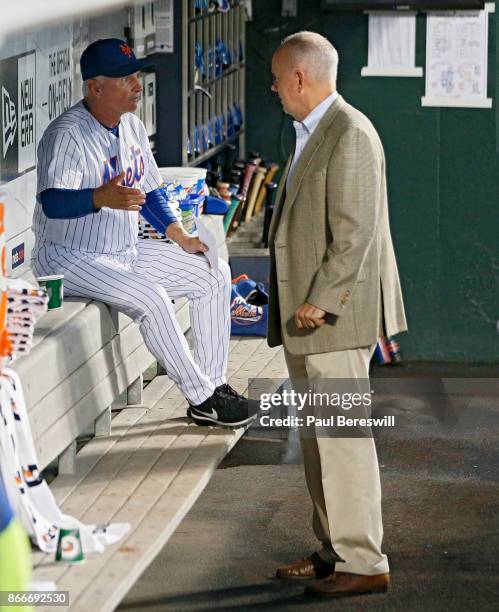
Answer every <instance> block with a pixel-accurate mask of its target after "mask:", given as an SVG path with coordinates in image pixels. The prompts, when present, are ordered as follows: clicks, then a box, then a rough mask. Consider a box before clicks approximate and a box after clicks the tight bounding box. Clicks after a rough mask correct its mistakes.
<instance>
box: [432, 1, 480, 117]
mask: <svg viewBox="0 0 499 612" xmlns="http://www.w3.org/2000/svg"><path fill="white" fill-rule="evenodd" d="M488 15H489V14H488V13H487V12H486V11H442V12H436V13H429V14H428V17H427V39H426V97H425V98H423V105H424V106H478V107H488V106H490V104H491V101H488V100H487V53H488ZM489 102H490V104H489Z"/></svg>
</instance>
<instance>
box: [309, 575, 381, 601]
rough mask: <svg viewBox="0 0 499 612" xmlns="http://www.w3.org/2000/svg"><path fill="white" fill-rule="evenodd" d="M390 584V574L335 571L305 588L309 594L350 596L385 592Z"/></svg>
mask: <svg viewBox="0 0 499 612" xmlns="http://www.w3.org/2000/svg"><path fill="white" fill-rule="evenodd" d="M389 584H390V574H376V575H375V576H363V575H361V574H348V573H347V572H334V573H333V574H331V575H330V576H328V577H327V578H325V579H324V580H319V582H315V583H314V584H311V585H310V586H308V587H307V588H306V589H305V593H306V594H307V595H319V596H322V597H349V596H351V595H362V594H363V593H385V592H386V591H387V590H388V586H389Z"/></svg>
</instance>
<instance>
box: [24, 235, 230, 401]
mask: <svg viewBox="0 0 499 612" xmlns="http://www.w3.org/2000/svg"><path fill="white" fill-rule="evenodd" d="M32 264H33V270H34V272H35V274H36V275H37V276H44V275H48V274H64V293H65V295H68V296H80V297H86V298H92V299H96V300H100V301H101V302H104V303H106V304H109V305H110V306H113V307H115V308H116V309H117V310H119V311H120V312H123V313H124V314H126V315H128V316H129V317H131V318H132V319H133V320H134V321H136V322H137V323H138V324H139V329H140V332H141V334H142V337H143V338H144V342H145V344H146V346H147V348H148V349H149V350H150V351H151V353H152V354H153V355H154V357H155V358H156V359H157V360H158V361H159V363H161V364H162V365H163V366H164V367H165V369H166V371H167V373H168V375H169V376H170V378H171V379H172V380H173V381H174V382H175V383H176V384H177V385H178V387H179V388H180V390H181V391H182V393H183V394H184V395H185V397H186V398H187V399H188V400H189V402H191V403H192V404H200V403H201V402H203V401H204V400H206V399H207V398H208V397H210V396H211V395H212V394H213V391H214V389H215V387H216V386H218V385H221V384H223V383H225V382H226V378H225V373H226V370H227V356H228V348H229V337H230V293H231V279H230V269H229V266H228V265H227V264H226V263H225V262H224V261H222V260H220V261H219V269H218V273H214V272H213V271H212V269H211V267H210V265H209V263H208V261H207V259H206V258H205V257H204V256H202V255H191V254H189V253H186V252H185V251H184V250H183V249H182V248H181V247H179V246H178V245H176V244H166V243H163V242H159V241H155V240H139V241H138V242H137V246H136V248H135V249H134V248H132V249H130V250H129V251H126V252H123V253H119V254H112V255H103V254H99V253H85V252H81V251H73V250H70V249H67V248H65V247H60V246H56V245H50V246H40V247H38V248H36V249H35V251H34V253H33V261H32ZM180 297H187V298H188V300H189V308H190V318H191V329H192V333H193V336H194V355H192V354H191V351H190V349H189V346H188V344H187V341H186V339H185V336H184V334H183V333H182V330H181V328H180V326H179V324H178V322H177V320H176V318H175V309H174V306H173V304H172V301H171V300H172V299H176V298H180Z"/></svg>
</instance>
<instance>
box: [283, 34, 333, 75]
mask: <svg viewBox="0 0 499 612" xmlns="http://www.w3.org/2000/svg"><path fill="white" fill-rule="evenodd" d="M282 48H286V49H287V50H288V51H290V52H291V57H292V61H295V62H303V63H304V64H305V65H306V66H307V68H308V71H309V73H310V76H311V77H312V78H313V79H314V80H315V81H324V80H326V79H330V80H331V81H334V82H335V83H336V78H337V75H338V52H337V51H336V49H335V48H334V47H333V45H332V44H331V43H330V42H329V40H328V39H327V38H325V37H324V36H321V35H320V34H317V33H316V32H307V31H303V32H297V33H296V34H291V35H290V36H287V37H286V38H285V39H284V40H283V41H282V42H281V45H280V47H279V49H282Z"/></svg>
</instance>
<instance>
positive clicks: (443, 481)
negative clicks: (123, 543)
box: [119, 367, 499, 612]
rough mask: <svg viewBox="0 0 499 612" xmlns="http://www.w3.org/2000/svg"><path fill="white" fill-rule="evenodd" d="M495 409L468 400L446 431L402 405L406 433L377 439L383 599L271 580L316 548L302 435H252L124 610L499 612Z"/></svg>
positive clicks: (420, 410) (424, 411) (487, 402)
mask: <svg viewBox="0 0 499 612" xmlns="http://www.w3.org/2000/svg"><path fill="white" fill-rule="evenodd" d="M409 370H410V368H409V369H405V368H404V370H399V371H398V373H395V374H394V369H391V370H390V375H391V376H393V375H396V376H404V375H409ZM404 371H405V372H404ZM412 371H413V372H415V375H417V376H421V375H422V374H423V372H422V370H418V368H417V367H416V371H415V370H414V369H413V370H412ZM465 371H466V368H464V369H462V370H460V371H459V375H463V373H464V372H465ZM453 372H456V369H455V368H453ZM492 372H493V370H492V369H491V370H490V371H489V370H487V369H482V370H480V369H478V370H476V369H475V370H473V375H474V376H479V375H481V376H491V375H492ZM380 375H383V376H387V375H388V370H385V369H383V370H381V371H378V372H376V373H375V376H380ZM439 375H441V376H449V375H451V376H452V373H449V372H448V371H446V370H445V368H442V369H441V371H439ZM454 375H456V374H454ZM498 403H499V400H498V398H497V397H492V398H490V397H489V398H480V399H479V401H475V402H472V403H470V402H469V401H468V402H467V403H466V410H465V414H462V413H460V412H459V414H458V416H459V420H460V423H459V426H458V427H452V428H451V427H447V426H445V427H441V426H439V425H441V424H439V423H438V420H439V419H438V414H437V415H436V414H435V412H434V411H432V410H428V406H425V405H424V404H425V403H424V402H422V401H412V403H411V401H410V399H406V400H405V401H404V402H403V407H402V408H401V409H400V411H399V413H400V415H403V417H404V418H406V417H407V419H408V421H407V422H408V424H409V426H408V428H407V430H406V431H407V432H409V433H408V435H407V436H405V437H404V435H402V434H401V432H400V431H399V432H398V433H395V432H389V433H388V432H386V431H385V432H384V433H383V434H382V435H381V436H380V437H379V439H378V453H379V461H380V466H381V474H382V486H383V494H384V497H383V510H384V522H385V541H384V549H385V552H386V553H387V554H388V555H389V558H390V563H391V569H392V584H393V587H392V589H391V591H390V592H389V593H388V594H386V595H368V596H362V597H357V598H354V599H348V600H336V601H316V600H311V599H310V598H307V597H305V596H304V595H303V583H295V582H282V581H277V580H275V579H273V578H272V575H273V573H274V571H275V568H276V567H277V566H279V565H281V564H284V563H287V562H289V561H292V560H295V559H296V558H298V557H301V556H303V555H305V554H309V553H310V552H311V551H313V550H314V547H315V542H314V536H313V534H312V530H311V527H310V514H311V506H310V502H309V498H308V493H307V490H306V486H305V482H304V478H303V471H302V466H301V465H300V455H299V450H298V448H297V445H296V437H295V436H294V435H293V434H292V435H291V437H290V438H289V439H282V438H279V437H277V435H275V436H270V437H269V434H267V435H264V434H262V433H261V432H259V431H258V430H256V431H254V430H250V432H249V433H248V434H247V436H246V437H245V438H244V439H243V440H242V441H241V442H240V443H239V444H238V446H237V447H236V448H235V449H234V450H233V452H232V453H231V454H230V455H229V456H228V457H227V458H226V460H225V461H224V463H223V464H222V465H221V467H220V469H218V470H217V472H216V473H215V475H214V477H213V479H212V480H211V482H210V483H209V485H208V487H207V488H206V490H205V491H204V493H203V494H202V496H201V497H200V499H199V500H198V502H197V503H196V505H195V506H194V508H193V509H192V511H191V512H190V514H189V515H188V516H187V517H186V519H185V520H184V521H183V522H182V524H181V525H180V527H179V528H178V530H177V531H176V533H175V534H174V535H173V537H172V538H171V540H170V541H169V542H168V544H167V545H166V546H165V548H164V549H163V551H162V552H161V554H160V555H159V556H158V557H157V558H156V559H155V561H154V562H153V563H152V564H151V566H150V567H149V568H148V569H147V570H146V572H145V573H144V574H143V575H142V576H141V578H140V579H139V580H138V582H137V583H136V585H135V586H134V587H133V588H132V590H131V591H130V593H129V595H128V596H127V598H126V599H125V600H124V601H123V602H122V605H121V606H120V608H119V609H120V610H135V611H140V610H144V609H148V610H172V611H175V612H183V611H192V610H217V611H218V610H256V609H269V610H290V609H297V610H298V609H303V610H326V609H333V608H334V609H335V610H339V611H351V610H359V609H361V608H362V609H365V610H367V611H378V610H383V611H385V610H388V611H399V610H400V611H402V610H403V611H404V612H406V611H411V610H424V611H429V610H430V611H433V610H435V611H437V610H438V611H441V610H453V611H467V612H468V611H470V610H473V611H476V612H486V611H489V610H490V611H492V610H498V609H499V560H498V556H499V486H498V485H499V469H498V467H499V444H498V442H499V427H498V420H499V419H498V415H499V406H498Z"/></svg>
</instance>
